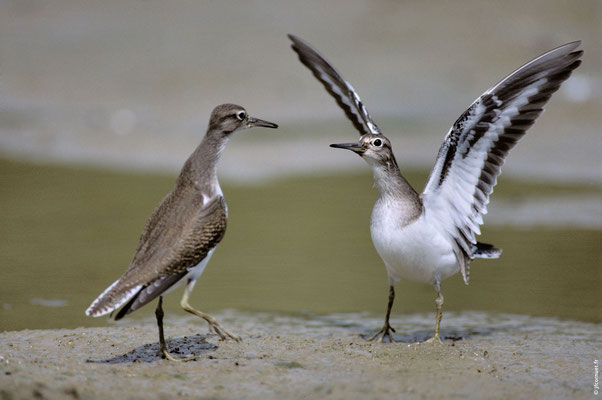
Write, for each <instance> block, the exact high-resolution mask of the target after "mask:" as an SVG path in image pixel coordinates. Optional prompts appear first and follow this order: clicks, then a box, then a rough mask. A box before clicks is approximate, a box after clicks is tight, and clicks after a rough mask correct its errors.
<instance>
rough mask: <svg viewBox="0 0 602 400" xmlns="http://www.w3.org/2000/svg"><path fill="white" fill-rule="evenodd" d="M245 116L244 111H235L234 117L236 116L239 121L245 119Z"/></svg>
mask: <svg viewBox="0 0 602 400" xmlns="http://www.w3.org/2000/svg"><path fill="white" fill-rule="evenodd" d="M246 116H247V113H246V112H244V111H239V112H237V113H236V118H237V119H238V120H239V121H243V120H244V119H245V117H246Z"/></svg>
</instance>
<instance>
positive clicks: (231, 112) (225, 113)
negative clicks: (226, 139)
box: [209, 104, 278, 136]
mask: <svg viewBox="0 0 602 400" xmlns="http://www.w3.org/2000/svg"><path fill="white" fill-rule="evenodd" d="M254 126H261V127H264V128H278V125H276V124H274V123H272V122H268V121H264V120H261V119H259V118H254V117H251V116H249V114H248V113H247V110H245V109H244V108H243V107H241V106H237V105H236V104H222V105H219V106H217V107H215V108H214V109H213V112H212V113H211V118H210V119H209V130H210V131H213V132H220V133H222V134H224V135H225V136H230V135H231V134H232V133H235V132H239V131H241V130H243V129H247V128H253V127H254Z"/></svg>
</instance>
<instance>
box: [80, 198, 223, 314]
mask: <svg viewBox="0 0 602 400" xmlns="http://www.w3.org/2000/svg"><path fill="white" fill-rule="evenodd" d="M175 202H178V205H177V206H176V205H175ZM201 204H202V206H201V207H199V205H201ZM226 221H227V209H226V203H225V201H224V198H223V197H222V196H216V197H214V198H213V199H212V200H211V201H208V202H207V203H206V204H203V196H202V194H201V193H200V192H199V191H196V189H194V188H190V187H184V188H181V187H179V186H176V189H174V191H173V192H171V193H170V194H169V195H168V196H167V197H166V198H165V199H164V200H163V202H162V203H161V204H160V205H159V206H158V207H157V209H156V210H155V211H154V212H153V214H152V215H151V217H150V218H149V221H148V222H147V224H146V227H145V229H144V231H143V233H142V235H141V238H140V241H139V244H138V247H137V249H136V252H135V253H134V257H133V259H132V262H131V263H130V267H129V268H128V270H127V271H126V272H125V273H124V274H123V276H122V277H121V278H120V279H119V280H118V281H117V282H115V283H114V284H113V285H111V286H110V287H109V288H108V289H107V290H105V292H103V293H102V294H101V295H100V296H99V297H98V298H97V299H96V300H95V301H94V302H93V303H92V305H91V306H90V308H88V310H86V314H87V315H91V316H101V315H104V314H108V313H109V312H112V311H113V310H115V309H116V308H119V307H120V306H121V305H123V304H125V303H126V302H127V301H130V300H131V299H133V298H135V296H136V297H137V296H138V295H140V293H141V292H142V291H144V290H145V289H147V288H148V287H149V285H154V284H155V283H156V284H157V285H156V288H152V290H147V292H145V293H144V295H143V296H142V297H143V299H141V300H144V304H146V303H147V302H148V301H151V300H152V299H153V298H155V297H156V296H158V295H160V294H161V293H163V292H164V291H165V290H167V289H168V288H169V287H171V286H172V285H173V284H175V283H176V282H177V280H179V279H180V278H182V277H183V276H185V275H186V273H187V271H188V269H189V268H192V267H194V266H196V265H197V264H199V263H200V262H201V261H202V260H203V259H204V258H205V257H206V256H207V254H208V253H209V252H210V251H211V250H212V249H213V248H214V247H215V246H217V244H218V243H219V242H220V241H221V240H222V238H223V236H224V234H225V231H226ZM174 277H177V279H175V278H174ZM174 279H175V280H174ZM139 302H140V301H139ZM128 304H129V303H128Z"/></svg>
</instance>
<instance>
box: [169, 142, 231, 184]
mask: <svg viewBox="0 0 602 400" xmlns="http://www.w3.org/2000/svg"><path fill="white" fill-rule="evenodd" d="M227 142H228V137H227V136H225V135H223V134H221V133H219V132H214V131H213V130H209V131H207V134H206V135H205V137H204V138H203V140H202V141H201V143H200V144H199V145H198V147H197V148H196V149H195V150H194V151H193V152H192V154H191V155H190V157H188V160H186V163H185V164H184V167H183V168H182V172H181V173H180V177H179V178H178V179H179V180H182V181H185V182H187V183H188V184H193V185H194V186H196V187H197V188H198V189H200V190H201V191H202V192H203V193H205V194H206V195H207V196H212V195H215V194H221V189H220V187H219V182H218V180H217V163H218V161H219V159H220V158H221V155H222V152H223V151H224V149H225V147H226V143H227Z"/></svg>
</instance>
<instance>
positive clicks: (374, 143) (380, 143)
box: [372, 139, 383, 147]
mask: <svg viewBox="0 0 602 400" xmlns="http://www.w3.org/2000/svg"><path fill="white" fill-rule="evenodd" d="M372 144H373V145H374V146H375V147H380V146H382V145H383V141H382V140H380V139H376V140H374V142H372Z"/></svg>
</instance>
